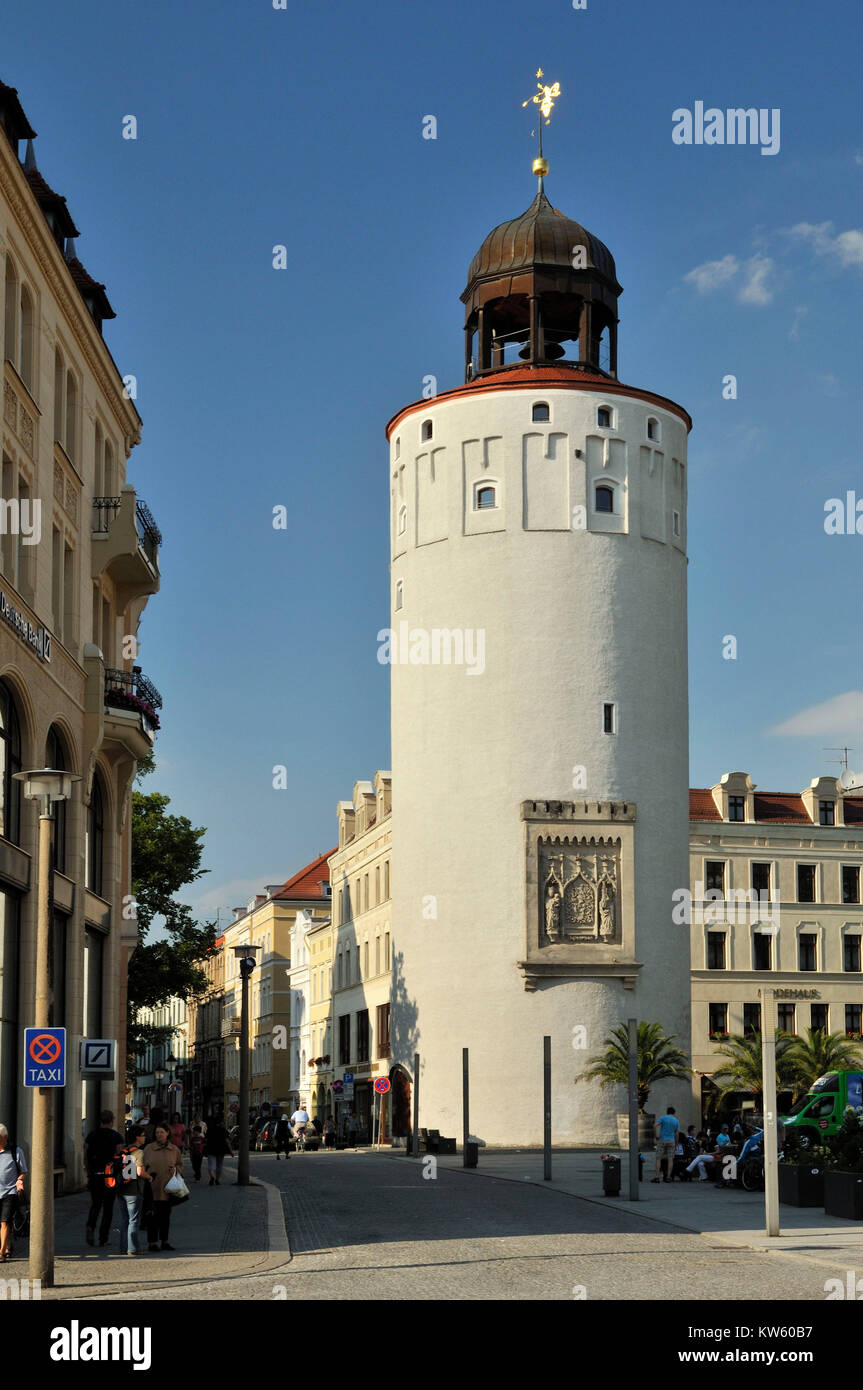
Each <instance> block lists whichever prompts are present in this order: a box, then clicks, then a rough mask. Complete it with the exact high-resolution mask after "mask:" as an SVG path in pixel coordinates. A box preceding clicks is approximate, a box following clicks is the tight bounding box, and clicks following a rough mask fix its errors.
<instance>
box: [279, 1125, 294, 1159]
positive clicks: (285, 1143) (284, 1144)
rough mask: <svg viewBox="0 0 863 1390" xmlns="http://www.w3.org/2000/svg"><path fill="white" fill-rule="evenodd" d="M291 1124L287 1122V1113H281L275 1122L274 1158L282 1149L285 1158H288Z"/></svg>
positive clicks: (289, 1153)
mask: <svg viewBox="0 0 863 1390" xmlns="http://www.w3.org/2000/svg"><path fill="white" fill-rule="evenodd" d="M290 1142H291V1126H290V1125H289V1124H288V1117H287V1115H283V1116H282V1118H281V1119H280V1120H278V1121H277V1122H276V1158H278V1157H279V1155H280V1154H281V1153H282V1152H283V1151H284V1155H285V1158H290V1156H291V1150H290Z"/></svg>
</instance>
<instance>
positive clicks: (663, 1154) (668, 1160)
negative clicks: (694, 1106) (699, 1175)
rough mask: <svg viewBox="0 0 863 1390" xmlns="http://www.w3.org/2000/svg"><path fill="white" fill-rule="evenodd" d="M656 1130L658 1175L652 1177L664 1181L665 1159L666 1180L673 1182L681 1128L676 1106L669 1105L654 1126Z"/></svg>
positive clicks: (654, 1180)
mask: <svg viewBox="0 0 863 1390" xmlns="http://www.w3.org/2000/svg"><path fill="white" fill-rule="evenodd" d="M654 1128H655V1130H656V1176H655V1177H653V1178H651V1179H650V1181H651V1182H662V1177H661V1174H662V1163H663V1160H664V1161H665V1167H666V1177H665V1181H666V1182H671V1175H672V1171H673V1169H674V1150H675V1149H676V1148H677V1135H678V1132H679V1130H680V1121H679V1120H678V1118H677V1116H676V1115H675V1113H674V1106H673V1105H669V1107H668V1109H667V1111H666V1112H665V1114H664V1115H663V1116H662V1117H661V1119H659V1120H657V1122H656V1125H655V1126H654Z"/></svg>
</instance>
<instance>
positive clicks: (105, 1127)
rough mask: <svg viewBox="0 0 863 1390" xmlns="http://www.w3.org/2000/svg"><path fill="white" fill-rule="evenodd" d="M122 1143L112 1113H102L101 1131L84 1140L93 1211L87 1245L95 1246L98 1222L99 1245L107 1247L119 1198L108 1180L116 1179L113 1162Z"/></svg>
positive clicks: (100, 1120)
mask: <svg viewBox="0 0 863 1390" xmlns="http://www.w3.org/2000/svg"><path fill="white" fill-rule="evenodd" d="M123 1143H124V1139H123V1136H122V1134H118V1133H117V1131H116V1129H115V1128H114V1114H113V1111H111V1110H103V1111H102V1113H101V1115H100V1116H99V1128H98V1129H94V1130H91V1131H90V1133H89V1134H88V1135H87V1138H86V1139H85V1140H84V1166H85V1168H86V1170H87V1189H88V1191H89V1193H90V1211H89V1213H88V1215H87V1229H86V1233H85V1234H86V1239H87V1244H88V1245H95V1243H96V1223H97V1222H99V1244H100V1245H107V1244H108V1239H109V1237H110V1234H111V1216H112V1215H113V1212H114V1198H115V1196H116V1188H115V1187H114V1186H113V1185H111V1186H109V1184H108V1178H109V1177H113V1169H114V1158H115V1156H116V1153H117V1150H118V1149H121V1148H122V1147H123ZM100 1214H101V1221H100Z"/></svg>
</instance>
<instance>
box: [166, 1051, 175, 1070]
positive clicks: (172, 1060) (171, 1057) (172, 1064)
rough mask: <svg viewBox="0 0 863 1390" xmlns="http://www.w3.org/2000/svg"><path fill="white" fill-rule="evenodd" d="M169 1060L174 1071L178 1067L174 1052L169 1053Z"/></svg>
mask: <svg viewBox="0 0 863 1390" xmlns="http://www.w3.org/2000/svg"><path fill="white" fill-rule="evenodd" d="M167 1060H168V1066H169V1067H170V1068H171V1069H172V1070H173V1069H174V1067H175V1066H176V1065H177V1059H176V1057H175V1056H174V1054H173V1052H169V1053H168V1059H167Z"/></svg>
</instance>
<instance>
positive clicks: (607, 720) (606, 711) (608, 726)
mask: <svg viewBox="0 0 863 1390" xmlns="http://www.w3.org/2000/svg"><path fill="white" fill-rule="evenodd" d="M602 732H603V733H604V734H616V733H617V711H616V709H615V707H614V705H613V704H612V703H611V702H609V703H607V704H604V705H603V706H602Z"/></svg>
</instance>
